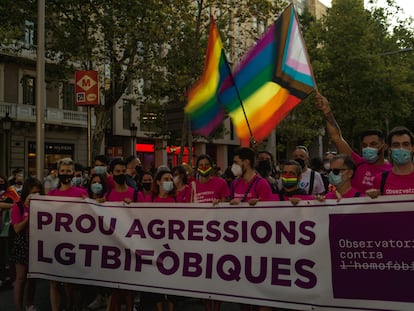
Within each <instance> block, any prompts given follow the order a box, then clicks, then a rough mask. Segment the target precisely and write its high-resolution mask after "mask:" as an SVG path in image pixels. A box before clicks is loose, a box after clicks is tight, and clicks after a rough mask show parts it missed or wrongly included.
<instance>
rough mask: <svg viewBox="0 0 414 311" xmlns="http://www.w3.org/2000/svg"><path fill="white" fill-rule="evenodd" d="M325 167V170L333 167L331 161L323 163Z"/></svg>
mask: <svg viewBox="0 0 414 311" xmlns="http://www.w3.org/2000/svg"><path fill="white" fill-rule="evenodd" d="M323 168H324V169H325V170H329V169H330V168H331V163H329V162H325V163H324V164H323Z"/></svg>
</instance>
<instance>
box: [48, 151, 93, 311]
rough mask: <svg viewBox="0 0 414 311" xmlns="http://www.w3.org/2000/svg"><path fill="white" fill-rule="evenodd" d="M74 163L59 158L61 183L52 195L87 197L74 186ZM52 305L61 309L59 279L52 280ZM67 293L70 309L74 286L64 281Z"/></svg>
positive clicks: (55, 309)
mask: <svg viewBox="0 0 414 311" xmlns="http://www.w3.org/2000/svg"><path fill="white" fill-rule="evenodd" d="M74 169H75V168H74V163H73V161H72V159H70V158H63V159H61V160H59V162H58V164H57V172H58V178H59V184H58V187H57V188H56V189H52V190H50V191H49V192H48V195H50V196H61V197H73V198H87V197H88V192H87V191H86V190H85V189H82V188H79V187H75V186H72V184H71V182H72V178H73V175H74ZM49 284H50V305H51V308H52V311H58V310H61V305H60V304H61V296H60V289H59V286H58V285H59V283H58V282H57V281H50V282H49ZM64 287H65V293H66V296H67V297H66V303H67V305H68V309H70V308H72V303H73V299H72V292H73V286H72V284H69V283H64Z"/></svg>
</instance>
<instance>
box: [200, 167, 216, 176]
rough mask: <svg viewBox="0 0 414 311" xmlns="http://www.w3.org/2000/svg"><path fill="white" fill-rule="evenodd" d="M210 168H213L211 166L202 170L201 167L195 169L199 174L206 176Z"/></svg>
mask: <svg viewBox="0 0 414 311" xmlns="http://www.w3.org/2000/svg"><path fill="white" fill-rule="evenodd" d="M212 169H213V168H212V167H211V166H210V167H209V168H208V169H206V170H203V169H201V168H198V169H197V172H198V173H199V174H200V176H202V177H207V176H209V175H210V172H211V170H212Z"/></svg>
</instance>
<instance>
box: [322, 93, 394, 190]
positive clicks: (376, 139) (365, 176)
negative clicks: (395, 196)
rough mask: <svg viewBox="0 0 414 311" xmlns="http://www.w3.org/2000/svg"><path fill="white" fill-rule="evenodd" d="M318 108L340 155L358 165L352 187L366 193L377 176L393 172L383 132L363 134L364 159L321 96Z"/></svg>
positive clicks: (369, 131) (326, 101)
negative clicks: (344, 134)
mask: <svg viewBox="0 0 414 311" xmlns="http://www.w3.org/2000/svg"><path fill="white" fill-rule="evenodd" d="M316 108H317V109H319V110H320V111H322V113H323V114H324V116H325V119H326V129H327V131H328V134H329V138H330V139H331V141H332V142H333V143H334V145H335V147H336V150H337V151H338V153H342V154H348V155H350V156H352V159H353V160H354V162H355V164H356V171H355V175H354V177H353V178H352V186H353V187H355V188H356V189H357V190H358V191H361V192H362V193H365V191H366V190H368V189H371V188H372V187H373V181H374V177H375V176H376V175H377V174H381V173H382V172H385V171H389V170H391V164H390V163H388V162H387V161H386V160H385V158H384V152H385V150H386V149H387V145H386V144H385V142H384V137H383V134H382V132H381V131H378V130H368V131H365V132H363V133H362V134H361V145H362V157H361V156H360V155H358V154H357V153H356V152H354V151H353V150H352V148H351V146H350V145H349V144H348V143H347V142H346V141H345V139H344V138H343V137H342V134H341V129H340V128H339V125H338V123H337V122H336V120H335V117H334V115H333V112H332V109H331V107H330V106H329V102H328V100H327V99H326V98H325V97H324V96H322V95H321V94H319V93H318V94H316Z"/></svg>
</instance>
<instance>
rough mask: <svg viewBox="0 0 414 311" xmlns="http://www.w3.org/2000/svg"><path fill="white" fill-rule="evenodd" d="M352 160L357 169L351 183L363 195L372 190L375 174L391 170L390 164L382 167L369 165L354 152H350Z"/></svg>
mask: <svg viewBox="0 0 414 311" xmlns="http://www.w3.org/2000/svg"><path fill="white" fill-rule="evenodd" d="M352 159H353V160H354V162H355V164H356V167H357V168H356V171H355V174H354V177H352V181H351V183H352V186H353V187H354V188H356V189H357V190H358V191H361V193H365V191H366V190H368V189H372V188H373V182H374V178H375V176H376V175H377V174H380V173H382V172H384V171H390V170H391V168H392V165H391V164H390V163H384V164H382V165H376V164H370V163H368V162H367V161H366V160H365V159H364V158H362V157H361V156H360V155H358V154H357V153H356V152H352Z"/></svg>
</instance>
